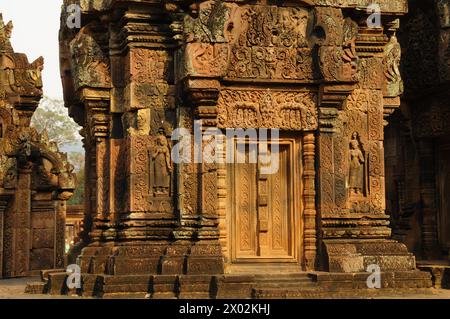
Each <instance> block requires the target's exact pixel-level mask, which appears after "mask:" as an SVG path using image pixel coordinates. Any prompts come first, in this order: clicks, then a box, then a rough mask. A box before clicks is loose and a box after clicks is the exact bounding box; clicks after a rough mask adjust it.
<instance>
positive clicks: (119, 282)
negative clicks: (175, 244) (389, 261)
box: [27, 270, 432, 299]
mask: <svg viewBox="0 0 450 319" xmlns="http://www.w3.org/2000/svg"><path fill="white" fill-rule="evenodd" d="M368 276H369V274H368V273H354V274H343V273H324V272H299V273H289V274H259V275H246V274H235V275H231V274H228V275H218V276H211V275H133V276H132V275H126V276H110V275H83V276H82V283H83V284H82V287H83V288H82V289H78V290H76V291H75V290H74V291H69V290H68V289H67V288H66V279H67V273H65V272H50V273H44V275H43V277H42V280H41V281H40V282H33V283H29V284H28V285H27V291H28V292H29V293H34V294H36V293H37V294H44V293H48V294H50V295H61V294H63V295H67V294H68V295H79V296H84V297H99V298H149V299H198V298H200V299H209V298H212V299H235V298H239V299H249V298H255V299H266V298H267V299H272V298H275V299H280V298H334V297H336V298H341V297H342V298H344V297H345V298H347V297H348V298H365V296H367V298H370V297H371V296H374V295H382V294H383V292H384V291H388V290H389V289H396V290H397V291H400V290H411V289H412V290H411V292H412V291H414V290H415V289H426V288H431V286H432V283H431V276H430V275H429V274H428V273H426V272H421V271H418V270H415V271H410V272H405V271H402V272H386V273H382V274H381V286H382V288H381V289H367V284H366V281H367V278H368Z"/></svg>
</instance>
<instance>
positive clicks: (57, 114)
mask: <svg viewBox="0 0 450 319" xmlns="http://www.w3.org/2000/svg"><path fill="white" fill-rule="evenodd" d="M31 125H32V126H34V127H35V128H36V129H37V130H38V132H42V131H43V130H47V132H48V137H49V139H50V140H51V141H55V142H56V143H58V145H59V146H63V145H65V146H67V145H75V144H79V143H80V142H81V136H80V134H79V133H78V132H79V130H80V127H79V126H78V125H77V124H76V123H75V122H74V121H73V120H72V119H71V118H70V117H69V115H68V112H67V109H66V108H65V107H64V102H63V101H61V100H54V99H50V98H48V97H44V98H43V99H42V100H41V103H40V104H39V107H38V108H37V109H36V112H35V113H34V115H33V118H32V119H31Z"/></svg>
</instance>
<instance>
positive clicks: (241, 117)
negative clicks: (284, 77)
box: [217, 89, 318, 131]
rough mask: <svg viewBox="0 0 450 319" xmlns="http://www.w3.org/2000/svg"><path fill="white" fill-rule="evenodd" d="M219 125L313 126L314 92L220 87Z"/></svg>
mask: <svg viewBox="0 0 450 319" xmlns="http://www.w3.org/2000/svg"><path fill="white" fill-rule="evenodd" d="M217 108H218V119H219V127H222V128H234V127H239V128H251V127H258V128H280V129H283V130H289V131H293V130H296V131H313V130H315V129H317V126H318V118H317V96H316V94H314V93H310V92H295V91H294V92H286V91H282V92H277V91H275V90H267V91H266V90H237V89H236V90H234V89H223V90H221V92H220V97H219V101H218V107H217Z"/></svg>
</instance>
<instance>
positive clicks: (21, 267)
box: [11, 168, 31, 277]
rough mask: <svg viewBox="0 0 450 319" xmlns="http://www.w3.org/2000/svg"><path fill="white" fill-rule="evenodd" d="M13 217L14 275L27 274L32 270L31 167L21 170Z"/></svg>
mask: <svg viewBox="0 0 450 319" xmlns="http://www.w3.org/2000/svg"><path fill="white" fill-rule="evenodd" d="M14 199H15V201H14V210H13V214H12V219H13V221H14V229H13V238H14V240H13V243H14V247H13V256H14V264H13V267H12V274H11V276H12V277H19V276H27V275H28V271H29V270H30V251H31V247H30V243H31V240H30V235H31V169H29V168H23V169H20V170H19V176H18V180H17V189H16V191H15V198H14Z"/></svg>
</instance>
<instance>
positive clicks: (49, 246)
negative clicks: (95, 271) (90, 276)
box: [0, 15, 75, 277]
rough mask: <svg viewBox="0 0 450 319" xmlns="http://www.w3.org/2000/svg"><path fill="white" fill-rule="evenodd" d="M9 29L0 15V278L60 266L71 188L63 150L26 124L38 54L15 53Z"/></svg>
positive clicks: (37, 94) (35, 97)
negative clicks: (32, 56)
mask: <svg viewBox="0 0 450 319" xmlns="http://www.w3.org/2000/svg"><path fill="white" fill-rule="evenodd" d="M12 28H13V25H12V23H11V22H10V23H8V24H7V25H5V24H4V23H3V20H2V17H1V15H0V198H1V199H0V203H1V204H0V215H1V218H0V220H1V223H0V229H1V230H0V256H1V257H0V264H1V266H0V270H1V274H0V277H1V276H3V277H17V276H29V275H32V274H37V273H38V272H39V271H40V270H43V269H49V268H61V267H64V225H65V202H66V201H67V200H68V199H69V198H70V197H71V196H72V194H73V190H74V188H75V175H74V174H73V166H72V165H71V164H70V163H69V162H68V160H67V155H66V154H64V153H60V152H59V151H58V147H57V145H56V143H54V142H51V141H49V139H48V135H47V132H45V131H44V132H42V133H41V134H38V132H37V131H36V129H34V128H32V127H30V121H31V117H32V115H33V113H34V111H35V109H36V107H37V106H38V103H39V100H40V98H41V96H42V79H41V71H42V68H43V59H42V58H39V59H37V60H36V61H35V62H33V63H29V62H28V59H27V57H26V56H25V55H24V54H21V53H15V52H14V51H13V49H12V47H11V44H10V41H9V38H10V36H11V32H12Z"/></svg>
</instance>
